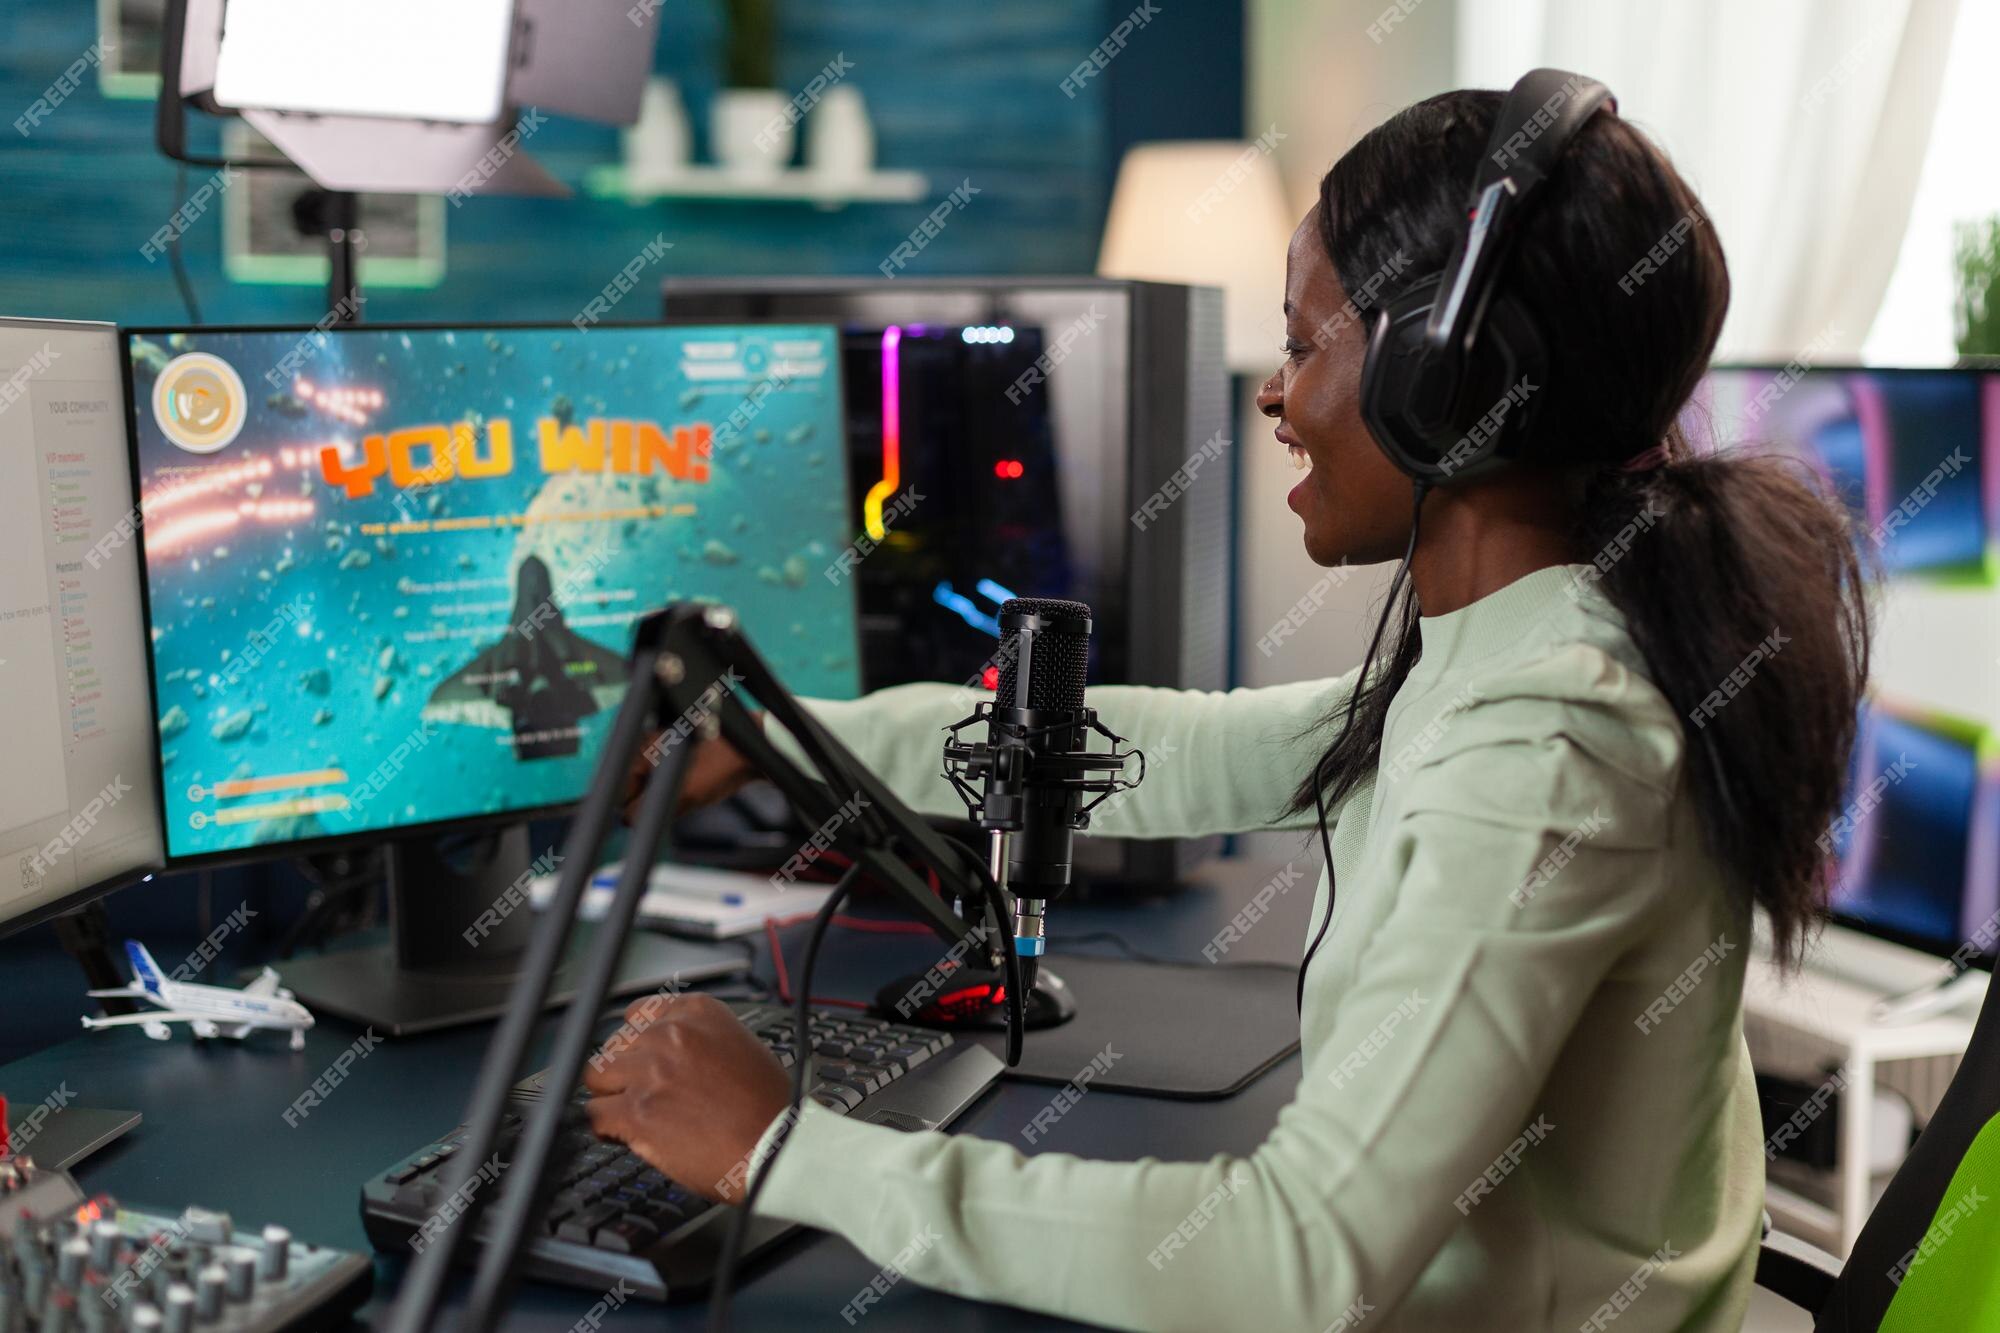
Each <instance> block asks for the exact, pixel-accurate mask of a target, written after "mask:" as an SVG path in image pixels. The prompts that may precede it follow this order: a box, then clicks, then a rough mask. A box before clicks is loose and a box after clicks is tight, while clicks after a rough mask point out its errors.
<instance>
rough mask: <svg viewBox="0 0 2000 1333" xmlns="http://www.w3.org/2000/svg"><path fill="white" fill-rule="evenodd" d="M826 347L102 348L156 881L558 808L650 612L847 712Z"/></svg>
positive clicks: (191, 337) (306, 339)
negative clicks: (143, 665) (155, 818)
mask: <svg viewBox="0 0 2000 1333" xmlns="http://www.w3.org/2000/svg"><path fill="white" fill-rule="evenodd" d="M832 339H833V335H832V333H831V331H830V330H827V329H822V328H811V327H804V326H796V327H760V328H754V329H752V328H713V327H710V328H681V329H667V328H596V329H591V330H589V331H588V332H581V331H579V330H578V329H577V328H574V327H569V326H562V327H532V328H507V329H456V330H454V329H439V328H390V327H370V328H365V329H346V330H338V331H330V332H324V333H314V332H311V331H306V332H304V333H301V331H299V330H251V329H232V330H202V331H180V332H165V331H158V330H154V331H135V332H132V333H131V334H129V335H128V338H127V355H128V362H129V368H130V374H131V390H132V405H133V418H134V419H133V439H134V447H135V449H136V462H137V475H138V477H139V485H140V506H141V510H142V512H143V514H144V517H145V522H144V525H143V537H144V552H145V573H146V591H147V616H148V624H149V628H150V637H151V642H152V666H153V691H154V695H155V698H156V700H157V703H158V709H159V712H158V717H159V732H160V745H161V750H160V755H159V762H160V765H161V768H162V771H163V772H164V774H165V782H164V809H165V817H166V825H167V829H168V834H167V847H168V852H169V854H170V856H171V857H172V858H173V859H174V860H175V861H176V862H182V861H189V860H205V859H209V858H215V857H225V856H230V855H232V854H235V855H241V854H243V853H246V852H249V851H251V850H252V849H257V850H259V851H263V852H267V853H268V852H269V851H271V850H276V849H280V848H283V849H288V850H289V849H302V848H310V847H313V846H316V845H319V844H322V843H324V842H326V840H329V839H337V838H343V837H357V836H367V837H381V836H383V835H392V834H393V835H401V834H406V833H410V832H413V831H423V830H427V829H429V830H435V829H436V828H437V826H440V825H451V826H453V827H457V828H463V827H466V826H467V825H468V824H471V823H478V822H482V821H484V822H510V821H511V822H518V821H521V820H524V819H526V818H527V817H528V816H529V815H532V814H534V813H537V812H543V811H549V810H554V809H557V808H559V807H562V806H565V805H568V804H570V803H573V802H574V801H576V800H578V799H579V798H580V797H581V796H582V794H583V791H584V790H585V787H586V786H587V784H588V781H589V777H590V772H591V768H592V765H593V763H594V761H595V758H596V753H597V750H598V748H599V746H600V743H601V742H602V740H603V736H604V732H605V729H606V728H607V727H608V725H609V722H610V719H611V717H612V715H613V712H614V711H615V707H616V704H617V701H618V699H619V698H620V697H621V696H622V694H623V692H624V688H625V674H624V673H625V656H626V652H627V650H628V647H629V640H630V635H631V627H632V625H633V623H634V622H635V621H636V620H637V619H638V618H639V617H640V616H641V615H643V614H644V613H646V612H647V611H650V610H653V609H656V608H658V607H660V606H662V605H664V604H665V603H666V602H667V601H669V600H672V599H677V598H702V599H712V600H715V601H719V602H723V603H726V604H728V605H730V606H732V607H734V608H736V610H737V611H738V612H739V613H740V614H741V616H742V618H743V622H744V624H745V625H746V626H747V627H748V628H749V630H750V632H751V633H752V634H753V635H754V636H755V637H756V641H757V642H758V643H759V644H760V645H761V646H763V647H764V650H765V651H766V653H767V654H768V655H769V657H770V658H771V660H772V662H773V663H774V664H775V666H776V668H777V670H778V671H779V672H780V673H781V674H782V675H783V677H784V678H785V680H786V681H787V683H788V684H790V685H792V686H793V687H794V688H796V689H799V690H801V691H804V692H808V693H814V694H825V695H829V696H831V697H836V698H846V697H852V696H853V695H854V694H855V693H856V692H857V689H858V686H859V678H858V673H857V664H856V654H855V625H854V610H853V594H852V590H851V588H848V587H844V586H842V585H841V583H840V582H839V581H837V580H835V579H833V578H830V577H828V575H827V570H828V569H829V568H830V567H832V566H833V565H834V563H835V562H836V561H837V559H838V557H839V555H840V553H841V551H842V550H843V549H844V548H845V547H846V546H847V544H848V543H849V541H850V540H851V539H852V537H853V534H852V532H851V531H850V529H849V528H848V526H847V494H846V488H845V478H844V475H843V474H842V470H841V468H840V466H839V454H838V449H839V438H840V428H841V405H840V393H839V381H838V379H837V378H836V376H835V374H834V373H833V367H834V365H835V358H834V355H833V342H832Z"/></svg>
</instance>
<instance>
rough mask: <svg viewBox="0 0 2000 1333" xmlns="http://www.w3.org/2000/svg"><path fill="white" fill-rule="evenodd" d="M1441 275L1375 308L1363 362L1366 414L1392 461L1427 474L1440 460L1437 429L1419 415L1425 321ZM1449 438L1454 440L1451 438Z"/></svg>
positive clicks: (1418, 474)
mask: <svg viewBox="0 0 2000 1333" xmlns="http://www.w3.org/2000/svg"><path fill="white" fill-rule="evenodd" d="M1440 276H1441V275H1436V274H1433V275H1432V276H1430V277H1428V278H1424V279H1422V280H1421V281H1419V282H1417V283H1416V284H1415V285H1414V286H1411V287H1408V288H1406V289H1405V290H1404V291H1403V292H1402V293H1400V294H1399V295H1397V296H1396V297H1395V298H1394V299H1393V300H1391V301H1389V302H1388V303H1387V304H1386V305H1384V306H1382V307H1381V308H1380V309H1379V310H1377V311H1376V312H1375V321H1374V323H1373V324H1371V325H1370V326H1369V330H1368V352H1367V357H1366V359H1365V360H1364V361H1363V362H1362V365H1361V419H1362V421H1363V422H1364V423H1366V425H1367V427H1368V430H1369V432H1370V433H1371V434H1372V435H1374V437H1375V443H1376V444H1377V445H1379V446H1381V449H1382V452H1383V453H1385V454H1387V455H1388V456H1389V461H1390V462H1392V463H1394V464H1395V465H1396V466H1397V467H1399V468H1401V469H1402V470H1403V471H1405V472H1407V473H1409V474H1410V475H1411V476H1413V477H1420V478H1425V479H1428V478H1429V477H1430V476H1431V475H1432V468H1433V466H1434V464H1435V462H1436V460H1437V457H1438V454H1439V450H1438V449H1437V447H1436V431H1435V430H1434V429H1432V428H1429V427H1427V426H1426V425H1425V424H1424V423H1423V422H1422V421H1420V420H1419V410H1420V405H1421V403H1422V395H1421V393H1420V391H1419V384H1420V381H1421V380H1422V378H1423V367H1424V361H1425V358H1424V327H1425V325H1426V324H1428V323H1429V321H1430V315H1431V304H1432V301H1433V299H1434V298H1435V297H1436V295H1437V291H1438V284H1439V281H1440ZM1446 443H1447V444H1449V441H1447V442H1446Z"/></svg>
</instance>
